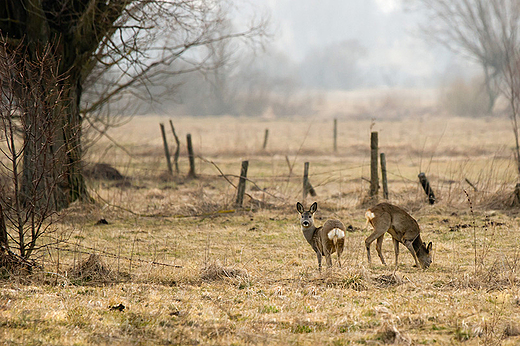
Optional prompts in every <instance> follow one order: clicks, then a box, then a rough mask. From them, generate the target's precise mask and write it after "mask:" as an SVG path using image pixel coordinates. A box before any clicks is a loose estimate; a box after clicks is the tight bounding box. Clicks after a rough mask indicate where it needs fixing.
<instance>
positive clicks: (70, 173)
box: [54, 79, 90, 210]
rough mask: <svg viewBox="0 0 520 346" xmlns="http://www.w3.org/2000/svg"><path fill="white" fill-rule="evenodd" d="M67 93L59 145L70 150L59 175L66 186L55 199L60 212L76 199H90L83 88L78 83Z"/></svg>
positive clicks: (67, 150)
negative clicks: (85, 166)
mask: <svg viewBox="0 0 520 346" xmlns="http://www.w3.org/2000/svg"><path fill="white" fill-rule="evenodd" d="M72 80H74V79H72ZM65 91H66V97H65V100H64V103H65V104H64V107H63V109H62V112H63V113H64V114H62V118H61V119H62V127H61V128H59V129H58V130H59V131H60V133H59V135H58V136H57V138H58V141H57V142H58V143H59V144H60V145H64V146H65V148H66V152H65V165H64V166H63V167H62V171H61V172H57V173H58V174H63V177H64V178H65V179H64V181H63V184H59V185H58V186H57V189H56V192H55V196H54V198H55V200H56V207H57V209H58V210H59V209H62V208H66V207H67V206H68V205H69V204H70V203H71V202H74V201H76V200H81V201H89V200H90V196H89V194H88V192H87V186H86V184H85V179H84V177H83V168H82V157H83V149H82V146H81V134H82V128H81V126H82V121H81V115H80V112H79V110H80V108H79V102H80V99H81V87H80V86H79V85H78V84H76V85H67V86H66V89H65ZM57 149H59V148H57ZM58 169H59V167H58Z"/></svg>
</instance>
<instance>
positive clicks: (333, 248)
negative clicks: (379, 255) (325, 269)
mask: <svg viewBox="0 0 520 346" xmlns="http://www.w3.org/2000/svg"><path fill="white" fill-rule="evenodd" d="M317 209H318V203H316V202H314V203H313V204H312V205H311V207H310V209H309V210H308V211H305V209H304V208H303V205H302V204H301V203H300V202H298V203H296V210H297V211H298V212H299V213H300V216H301V218H300V224H301V226H302V232H303V236H304V237H305V239H306V240H307V242H308V243H309V244H310V245H311V246H312V249H313V250H314V251H315V252H316V256H317V257H318V269H319V271H320V272H321V258H322V256H325V259H326V261H327V266H329V267H332V259H331V258H330V255H332V254H333V253H334V252H336V253H337V254H338V265H339V267H341V259H340V257H341V253H342V252H343V246H344V245H345V232H346V229H345V225H343V223H342V222H341V221H339V220H335V219H332V220H327V221H325V224H323V226H321V227H316V225H315V224H314V220H313V218H312V217H313V215H314V213H315V212H316V210H317Z"/></svg>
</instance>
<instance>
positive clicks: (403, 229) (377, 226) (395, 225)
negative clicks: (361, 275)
mask: <svg viewBox="0 0 520 346" xmlns="http://www.w3.org/2000/svg"><path fill="white" fill-rule="evenodd" d="M365 217H366V219H367V224H366V227H367V228H368V225H370V226H372V228H373V232H372V234H370V235H369V236H368V237H367V238H366V239H365V245H366V248H367V256H368V263H369V265H370V264H371V258H370V244H371V243H372V242H373V241H374V240H376V239H377V243H376V250H377V254H378V255H379V258H380V259H381V263H383V265H386V263H385V259H384V258H383V254H382V253H381V247H382V245H383V236H384V235H385V233H386V232H388V233H390V235H391V236H392V239H393V242H394V251H395V270H397V266H398V257H399V243H401V244H404V246H406V248H407V249H408V250H409V251H410V253H411V254H412V256H413V259H414V260H415V265H416V266H417V267H421V268H423V269H427V268H428V267H429V266H430V264H431V263H432V257H431V253H430V252H431V250H432V243H431V242H430V243H429V244H428V245H426V243H424V242H423V241H422V240H421V235H420V228H419V224H418V223H417V221H415V219H414V218H413V217H411V216H410V214H408V213H407V212H406V211H405V210H403V209H401V208H399V207H398V206H395V205H392V204H389V203H380V204H378V205H376V206H375V207H372V208H369V209H368V210H367V211H366V213H365Z"/></svg>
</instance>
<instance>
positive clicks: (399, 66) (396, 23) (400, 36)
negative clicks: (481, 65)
mask: <svg viewBox="0 0 520 346" xmlns="http://www.w3.org/2000/svg"><path fill="white" fill-rule="evenodd" d="M260 2H262V1H260ZM263 2H264V4H265V6H266V7H267V8H268V9H269V10H270V13H271V16H272V23H273V25H274V27H275V37H274V40H273V47H274V48H275V49H276V50H278V51H280V52H283V53H284V54H286V55H287V56H288V57H290V59H291V60H292V61H294V62H295V63H302V62H304V61H305V60H308V59H309V57H310V56H313V55H316V52H322V53H323V54H335V53H337V51H336V50H331V49H330V48H333V47H337V46H338V45H340V44H341V43H344V42H350V43H352V42H355V43H357V45H358V46H359V47H360V48H362V49H364V50H365V52H366V53H365V55H364V56H362V57H360V58H359V61H358V62H357V63H356V69H357V72H358V74H360V75H361V76H362V77H363V78H361V80H360V81H359V84H358V85H353V86H352V88H357V87H366V86H369V87H395V86H398V87H434V86H438V85H439V83H442V82H443V81H445V80H446V79H450V78H451V79H453V78H455V77H464V78H468V77H470V76H472V75H474V74H475V73H477V72H478V69H477V67H476V66H475V65H473V64H472V63H471V62H470V61H468V60H467V59H464V58H463V57H459V56H456V55H454V54H452V53H451V52H449V51H447V50H446V49H445V48H443V47H442V46H440V45H432V44H431V42H426V40H425V39H424V37H423V35H421V33H420V31H419V29H418V28H419V24H420V23H421V19H422V18H421V14H420V13H418V12H414V11H411V10H410V6H406V5H405V4H403V3H402V2H401V1H399V0H349V1H342V0H324V1H320V2H317V1H313V0H301V1H297V2H296V1H291V0H263ZM351 53H353V54H356V53H355V52H352V51H351Z"/></svg>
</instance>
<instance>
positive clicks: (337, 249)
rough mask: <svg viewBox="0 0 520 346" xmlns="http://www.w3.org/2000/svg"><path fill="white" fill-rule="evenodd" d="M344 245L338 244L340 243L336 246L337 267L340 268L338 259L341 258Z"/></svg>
mask: <svg viewBox="0 0 520 346" xmlns="http://www.w3.org/2000/svg"><path fill="white" fill-rule="evenodd" d="M344 245H345V244H344V243H340V242H338V243H337V244H336V246H337V248H336V253H337V254H338V266H339V267H340V268H341V258H340V257H341V254H342V253H343V246H344Z"/></svg>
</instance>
